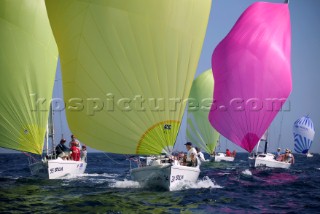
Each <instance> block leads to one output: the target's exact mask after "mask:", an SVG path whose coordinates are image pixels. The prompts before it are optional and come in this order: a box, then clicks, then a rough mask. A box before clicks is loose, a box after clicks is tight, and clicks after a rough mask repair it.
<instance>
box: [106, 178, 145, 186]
mask: <svg viewBox="0 0 320 214" xmlns="http://www.w3.org/2000/svg"><path fill="white" fill-rule="evenodd" d="M109 187H111V188H141V186H140V184H139V182H136V181H131V180H127V179H125V180H124V181H115V182H114V183H112V184H110V185H109Z"/></svg>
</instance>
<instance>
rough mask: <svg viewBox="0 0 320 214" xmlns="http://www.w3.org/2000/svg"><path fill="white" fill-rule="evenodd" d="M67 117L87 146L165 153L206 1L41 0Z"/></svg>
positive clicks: (202, 28) (194, 59)
mask: <svg viewBox="0 0 320 214" xmlns="http://www.w3.org/2000/svg"><path fill="white" fill-rule="evenodd" d="M46 6H47V10H48V15H49V20H50V23H51V27H52V29H53V33H54V36H55V39H56V42H57V44H58V48H59V53H60V59H61V66H62V80H63V90H64V98H65V101H66V103H67V120H68V124H69V127H70V129H71V130H72V132H73V133H74V134H76V135H77V137H78V138H79V139H80V140H81V141H82V142H83V143H85V144H87V145H89V146H90V147H92V148H95V149H98V150H103V151H107V152H112V153H120V154H159V153H162V152H170V150H171V149H172V147H173V145H174V144H175V141H176V137H177V133H178V131H179V128H180V122H181V118H182V116H183V112H184V109H185V102H183V100H184V99H186V98H188V95H189V92H190V88H191V84H192V80H193V78H194V74H195V71H196V68H197V65H198V60H199V57H200V53H201V49H202V45H203V41H204V37H205V33H206V28H207V23H208V18H209V14H210V8H211V0H201V1H199V0H153V1H150V0H95V1H92V0H68V1H66V0H46Z"/></svg>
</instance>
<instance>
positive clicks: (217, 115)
mask: <svg viewBox="0 0 320 214" xmlns="http://www.w3.org/2000/svg"><path fill="white" fill-rule="evenodd" d="M290 52H291V27H290V14H289V8H288V4H277V3H265V2H258V3H254V4H252V5H251V6H250V7H249V8H247V10H246V11H245V12H244V13H243V14H242V15H241V17H240V18H239V19H238V21H237V23H236V24H235V25H234V27H233V28H232V30H231V31H230V33H229V34H228V35H227V36H226V37H225V38H224V39H223V40H222V41H221V42H220V44H219V45H218V46H217V47H216V49H215V50H214V52H213V55H212V70H213V76H214V80H215V86H214V100H215V101H214V103H213V105H212V106H211V112H210V114H209V120H210V123H211V124H212V126H213V127H214V128H215V129H216V130H217V131H218V132H220V134H222V135H223V136H224V137H226V138H227V139H229V140H230V141H232V142H233V143H235V144H237V145H239V146H240V147H242V148H244V149H245V150H247V151H248V152H251V151H252V150H253V148H254V147H255V145H256V144H257V143H258V141H259V139H260V138H261V136H262V135H263V134H264V132H265V131H266V130H267V128H268V127H269V126H270V124H271V122H272V121H273V119H274V118H275V116H276V115H277V113H278V112H279V110H281V107H282V105H283V104H284V102H285V101H286V99H287V98H288V96H289V95H290V92H291V90H292V80H291V62H290ZM271 143H272V142H271Z"/></svg>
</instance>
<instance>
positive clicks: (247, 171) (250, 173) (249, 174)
mask: <svg viewBox="0 0 320 214" xmlns="http://www.w3.org/2000/svg"><path fill="white" fill-rule="evenodd" d="M241 174H242V175H244V176H252V172H251V171H250V170H249V169H246V170H243V171H242V172H241Z"/></svg>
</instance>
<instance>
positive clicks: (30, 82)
mask: <svg viewBox="0 0 320 214" xmlns="http://www.w3.org/2000/svg"><path fill="white" fill-rule="evenodd" d="M0 7H1V10H0V17H1V20H2V21H1V22H0V28H1V34H0V43H1V49H0V70H1V78H0V81H1V83H0V94H1V100H0V102H1V104H0V118H1V119H0V139H1V141H0V147H2V148H8V149H12V150H16V151H20V152H24V153H25V154H27V155H28V156H30V157H31V155H30V154H36V155H41V154H43V147H44V142H45V136H46V133H47V138H46V139H48V135H49V131H48V129H49V128H48V118H49V117H50V118H51V116H49V112H50V110H49V109H50V100H51V98H52V91H53V85H54V78H55V73H56V66H57V59H58V50H57V46H56V43H55V41H54V37H53V35H52V31H51V28H50V24H49V20H48V17H47V11H46V6H45V3H44V1H42V0H34V1H29V0H20V1H1V3H0ZM50 115H51V114H50ZM47 150H48V147H47ZM43 155H44V156H45V155H48V152H47V153H46V152H44V154H43ZM33 160H35V159H33ZM51 163H52V164H51ZM78 164H79V163H78ZM44 166H45V167H44ZM78 168H79V167H78ZM84 168H85V166H84ZM30 169H31V173H32V174H35V175H40V174H41V175H44V176H46V177H47V178H57V177H58V175H61V172H66V170H67V168H66V166H65V165H61V164H60V163H56V160H54V161H53V160H47V159H42V160H40V162H38V163H37V164H33V163H32V164H31V165H30ZM40 172H41V173H40Z"/></svg>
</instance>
